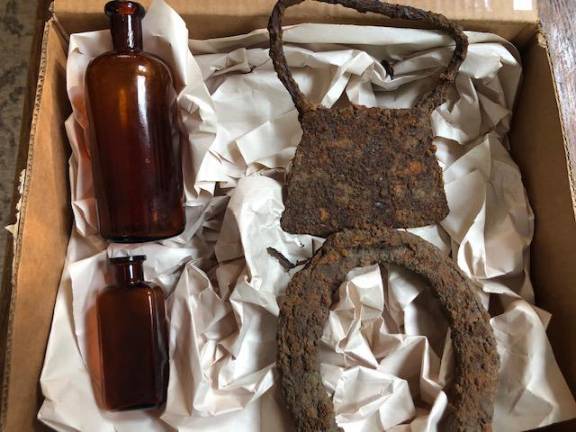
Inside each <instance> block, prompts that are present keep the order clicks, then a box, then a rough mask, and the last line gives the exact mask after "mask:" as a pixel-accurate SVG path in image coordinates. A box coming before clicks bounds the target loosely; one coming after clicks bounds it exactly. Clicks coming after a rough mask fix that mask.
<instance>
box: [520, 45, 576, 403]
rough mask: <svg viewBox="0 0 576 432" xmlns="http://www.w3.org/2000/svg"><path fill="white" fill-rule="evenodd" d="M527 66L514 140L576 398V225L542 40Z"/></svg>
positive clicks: (541, 279) (539, 277)
mask: <svg viewBox="0 0 576 432" xmlns="http://www.w3.org/2000/svg"><path fill="white" fill-rule="evenodd" d="M523 61H524V82H523V85H522V89H521V92H520V97H519V98H518V101H517V107H516V111H515V115H514V122H513V125H512V131H511V134H510V138H511V144H512V156H513V157H514V160H515V161H516V162H517V163H518V165H519V166H520V169H521V171H522V177H523V180H524V185H525V186H526V189H527V190H528V195H529V197H530V202H531V204H532V207H533V209H534V212H535V228H536V232H535V236H534V242H533V244H532V255H531V265H532V269H531V270H532V282H533V284H534V289H535V291H536V302H537V304H538V305H539V306H540V307H542V308H544V309H545V310H547V311H549V312H551V313H552V321H551V323H550V327H549V331H548V333H549V335H550V340H551V342H552V346H553V348H554V353H555V354H556V357H557V359H558V362H559V364H560V367H561V368H562V371H563V373H564V375H565V377H566V379H567V381H568V383H569V385H570V387H571V389H572V393H576V338H575V337H574V336H573V335H575V334H576V320H575V319H574V314H575V311H576V222H575V219H574V209H573V207H572V199H571V195H570V184H569V178H568V169H567V163H566V154H565V151H564V140H563V137H562V129H561V124H560V116H559V113H558V106H557V104H556V98H555V93H554V85H553V81H552V77H551V74H550V68H549V65H548V56H547V54H546V49H545V48H544V47H542V46H541V45H540V43H539V42H538V39H537V38H534V39H533V41H532V43H531V44H530V46H528V47H527V49H525V50H524V53H523Z"/></svg>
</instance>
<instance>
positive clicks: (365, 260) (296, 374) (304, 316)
mask: <svg viewBox="0 0 576 432" xmlns="http://www.w3.org/2000/svg"><path fill="white" fill-rule="evenodd" d="M374 264H380V265H383V264H396V265H400V266H403V267H405V268H407V269H408V270H410V271H413V272H414V273H416V274H418V275H420V276H421V277H423V278H424V279H425V280H427V282H428V283H429V285H430V287H431V288H432V289H433V291H434V294H435V296H436V297H437V298H438V300H439V302H440V304H441V306H442V310H443V312H444V314H445V316H446V318H447V320H448V324H449V326H450V330H451V337H452V344H453V350H454V360H455V375H454V378H453V381H452V383H451V384H450V385H449V386H448V387H447V388H446V389H445V390H446V392H447V394H448V402H449V409H448V412H447V414H448V415H447V416H445V418H444V423H443V425H442V427H441V430H443V431H446V432H453V431H457V432H464V431H466V432H476V431H477V432H480V431H489V430H490V427H491V426H490V424H491V420H492V411H493V404H494V397H495V392H496V385H497V376H498V364H499V360H498V354H497V351H496V342H495V339H494V334H493V332H492V328H491V327H490V324H489V319H490V316H489V315H488V313H487V312H486V311H485V310H484V309H483V308H482V306H481V305H480V304H479V302H478V300H477V298H476V296H475V294H474V287H473V286H472V282H471V281H470V280H469V279H468V278H466V277H465V276H464V275H463V274H462V272H461V271H460V270H459V269H458V267H457V266H456V265H455V264H454V263H453V262H452V261H451V260H449V259H446V257H444V256H443V255H442V254H441V253H440V251H439V250H438V249H437V248H436V247H434V246H433V245H431V244H430V243H428V242H426V241H424V240H422V239H420V238H419V237H417V236H415V235H413V234H410V233H408V232H402V231H395V230H393V229H388V228H371V229H367V230H349V231H343V232H340V233H337V234H334V235H332V236H330V237H329V238H328V239H327V240H326V242H325V243H324V245H323V247H322V248H321V249H320V250H319V251H318V252H317V253H316V254H315V255H314V257H313V258H312V259H311V261H310V262H309V263H308V264H307V265H306V267H305V268H304V269H303V270H301V271H300V272H298V273H297V274H296V275H295V276H294V278H293V279H292V281H291V282H290V284H289V286H288V289H287V292H286V295H285V296H284V297H283V298H282V299H281V304H280V318H279V327H278V334H277V339H278V354H277V367H278V371H279V376H280V381H281V385H282V389H283V394H284V398H285V400H286V403H287V406H288V409H289V411H290V412H291V414H292V418H293V420H294V423H295V426H296V430H297V431H299V432H318V431H339V430H341V429H339V428H338V427H337V425H336V421H335V418H334V411H333V406H332V401H331V399H330V396H329V395H328V393H327V391H326V389H325V387H324V385H323V384H322V378H321V376H320V371H319V365H318V342H319V340H320V337H321V336H322V332H323V329H324V325H325V323H326V320H327V318H328V313H329V311H330V307H331V305H332V303H333V300H334V297H335V295H336V293H337V290H338V287H339V285H340V284H341V283H342V281H344V280H345V278H346V275H347V274H348V272H349V271H350V270H352V269H354V268H356V267H363V266H369V265H374Z"/></svg>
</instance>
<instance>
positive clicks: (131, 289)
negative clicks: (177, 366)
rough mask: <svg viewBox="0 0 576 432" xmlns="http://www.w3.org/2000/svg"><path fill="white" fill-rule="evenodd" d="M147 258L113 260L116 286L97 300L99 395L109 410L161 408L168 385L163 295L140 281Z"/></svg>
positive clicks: (153, 287)
mask: <svg viewBox="0 0 576 432" xmlns="http://www.w3.org/2000/svg"><path fill="white" fill-rule="evenodd" d="M145 259H146V257H145V256H132V257H126V258H112V259H110V262H111V263H112V265H113V267H114V273H115V277H116V283H115V285H113V286H110V287H108V288H107V289H106V291H104V292H103V293H102V294H100V295H99V296H98V300H97V311H98V336H99V348H100V359H101V367H102V369H101V370H102V374H101V375H102V392H103V394H102V396H103V400H104V404H105V406H106V408H107V409H109V410H129V409H139V408H150V407H159V406H161V405H162V404H164V402H165V401H166V391H167V386H168V374H169V365H168V338H167V335H168V333H167V325H166V314H165V305H164V295H163V293H162V290H161V289H160V288H159V287H157V286H154V285H151V284H149V283H147V282H145V281H144V275H143V271H142V262H143V261H144V260H145Z"/></svg>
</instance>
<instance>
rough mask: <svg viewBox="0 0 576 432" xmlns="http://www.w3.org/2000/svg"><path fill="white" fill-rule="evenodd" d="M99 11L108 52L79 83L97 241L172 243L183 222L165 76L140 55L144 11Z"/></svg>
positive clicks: (133, 7) (119, 7) (116, 5)
mask: <svg viewBox="0 0 576 432" xmlns="http://www.w3.org/2000/svg"><path fill="white" fill-rule="evenodd" d="M105 11H106V14H107V15H108V16H109V17H110V23H111V32H112V41H113V46H114V49H113V51H111V52H108V53H105V54H103V55H101V56H99V57H96V58H95V59H94V60H92V62H91V63H90V64H89V65H88V68H87V70H86V78H85V83H86V97H87V109H88V117H89V122H90V128H89V129H90V142H91V157H92V165H93V177H94V187H95V194H96V199H97V209H98V220H99V228H100V233H101V235H102V236H103V237H104V238H106V239H108V240H111V241H114V242H130V243H135V242H143V241H149V240H156V239H161V238H167V237H172V236H175V235H177V234H179V233H180V232H182V230H183V229H184V224H185V216H184V207H183V186H182V165H181V149H180V136H179V133H178V129H177V127H176V126H177V125H176V103H175V102H176V93H175V90H174V87H173V82H172V76H171V72H170V69H169V68H168V66H166V64H165V63H164V62H162V60H160V59H159V58H157V57H155V56H153V55H151V54H149V53H146V52H144V51H143V46H142V17H143V15H144V9H143V8H142V6H140V5H139V4H138V3H136V2H131V1H112V2H109V3H108V4H107V5H106V7H105Z"/></svg>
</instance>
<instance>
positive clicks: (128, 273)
mask: <svg viewBox="0 0 576 432" xmlns="http://www.w3.org/2000/svg"><path fill="white" fill-rule="evenodd" d="M114 268H115V272H116V283H117V284H118V285H120V286H126V285H134V284H137V283H139V282H144V270H143V268H142V262H141V261H136V262H129V263H117V264H115V265H114Z"/></svg>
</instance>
